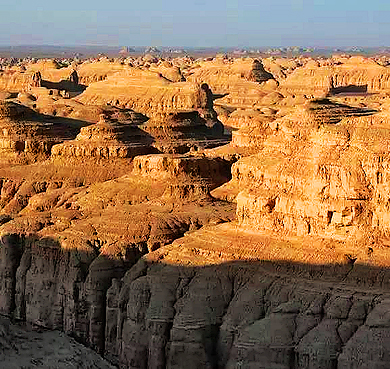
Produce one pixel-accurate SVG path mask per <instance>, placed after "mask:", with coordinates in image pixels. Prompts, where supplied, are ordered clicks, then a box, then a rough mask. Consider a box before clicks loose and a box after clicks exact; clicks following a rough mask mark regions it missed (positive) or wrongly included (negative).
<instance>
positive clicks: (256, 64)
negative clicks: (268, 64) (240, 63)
mask: <svg viewBox="0 0 390 369" xmlns="http://www.w3.org/2000/svg"><path fill="white" fill-rule="evenodd" d="M249 79H250V80H252V81H255V82H259V83H263V82H266V81H268V80H269V79H274V76H273V75H272V74H271V73H269V72H267V71H266V70H265V69H264V65H263V63H262V62H261V61H260V60H257V59H256V60H254V61H253V65H252V71H251V72H250V76H249Z"/></svg>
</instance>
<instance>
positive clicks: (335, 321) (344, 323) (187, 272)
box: [106, 247, 390, 369]
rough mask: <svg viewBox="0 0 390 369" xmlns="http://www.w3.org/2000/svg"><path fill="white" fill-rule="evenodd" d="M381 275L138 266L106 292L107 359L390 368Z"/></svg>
mask: <svg viewBox="0 0 390 369" xmlns="http://www.w3.org/2000/svg"><path fill="white" fill-rule="evenodd" d="M170 252H171V250H169V247H168V248H167V249H166V250H165V253H166V254H169V253H170ZM163 259H164V258H163ZM387 274H388V273H387V271H386V270H385V269H379V268H371V267H368V266H363V265H350V264H348V263H345V264H330V265H316V266H313V265H310V264H299V263H293V262H292V263H284V262H278V261H276V260H275V261H273V262H261V261H258V262H231V263H226V264H219V265H210V266H206V267H186V266H184V265H173V264H165V263H164V261H159V262H152V263H149V262H145V261H144V260H142V261H140V262H138V264H137V265H136V266H134V267H133V268H132V269H130V270H129V272H127V273H126V275H125V277H124V278H123V280H122V281H114V283H113V285H112V287H111V288H110V289H109V291H108V299H107V315H106V316H107V323H106V355H107V357H111V358H119V362H120V364H121V367H123V368H182V367H183V365H184V363H186V364H185V365H186V366H188V367H190V368H200V367H201V368H237V367H239V366H243V367H249V368H251V367H256V368H271V367H278V368H285V369H290V368H329V369H331V368H336V367H337V368H361V367H363V366H362V363H364V365H367V364H369V365H372V366H373V367H386V366H388V365H389V359H388V357H387V355H386V354H385V352H387V349H386V347H387V345H388V344H389V342H388V337H389V333H390V325H389V322H388V319H387V317H386V316H385V315H383V313H384V312H385V311H387V309H388V308H389V300H388V298H389V294H388V291H389V290H388V282H387V281H386V280H387V279H386V277H385V276H386V275H387ZM118 296H119V297H118Z"/></svg>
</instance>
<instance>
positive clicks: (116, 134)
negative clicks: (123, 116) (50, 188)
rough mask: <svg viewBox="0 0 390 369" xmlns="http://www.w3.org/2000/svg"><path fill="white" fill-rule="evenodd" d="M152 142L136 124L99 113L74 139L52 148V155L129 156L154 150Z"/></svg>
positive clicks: (75, 156) (97, 157)
mask: <svg viewBox="0 0 390 369" xmlns="http://www.w3.org/2000/svg"><path fill="white" fill-rule="evenodd" d="M152 141H153V139H152V138H151V137H150V136H149V135H148V134H147V133H146V132H145V131H142V130H141V129H140V128H138V126H137V125H136V124H132V122H118V121H117V120H114V119H109V118H106V117H105V115H104V114H102V115H101V116H100V120H99V121H98V122H97V123H96V124H93V125H91V126H87V127H83V128H81V131H80V133H79V134H78V135H77V137H76V139H75V140H74V141H68V142H66V143H63V144H61V145H56V146H55V147H53V149H52V153H51V157H52V159H58V158H61V159H65V160H66V159H67V158H70V157H73V158H77V157H79V158H80V157H90V158H96V159H101V158H102V159H113V158H128V157H134V156H136V155H142V154H148V153H150V152H153V151H154V150H153V148H152V147H151V143H152Z"/></svg>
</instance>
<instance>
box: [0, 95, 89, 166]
mask: <svg viewBox="0 0 390 369" xmlns="http://www.w3.org/2000/svg"><path fill="white" fill-rule="evenodd" d="M80 126H82V123H81V124H80V122H78V121H72V120H67V119H61V118H54V117H50V118H49V117H47V116H43V115H40V114H36V113H35V112H34V111H32V110H31V109H29V108H27V107H24V106H22V105H19V104H16V103H13V102H10V101H0V127H1V136H2V137H1V148H0V150H1V151H2V156H3V158H5V157H6V156H8V157H9V158H10V159H12V157H15V159H16V158H17V156H20V158H21V159H23V158H24V159H26V160H29V159H31V160H33V158H34V156H36V155H44V156H45V155H46V156H48V155H50V150H51V148H52V146H53V145H55V144H56V143H59V142H62V141H64V140H69V139H71V138H74V137H75V135H76V133H77V131H78V129H79V128H80ZM22 157H23V158H22Z"/></svg>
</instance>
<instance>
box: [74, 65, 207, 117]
mask: <svg viewBox="0 0 390 369" xmlns="http://www.w3.org/2000/svg"><path fill="white" fill-rule="evenodd" d="M204 95H205V92H204V91H203V90H202V89H201V87H200V86H199V85H197V84H194V83H187V82H170V81H169V80H167V79H166V78H164V77H163V76H159V75H158V74H157V73H153V72H149V71H142V70H140V69H136V68H132V69H130V70H129V71H126V72H123V73H117V74H115V75H112V76H109V77H108V78H107V79H106V80H104V81H101V82H96V83H93V84H91V85H89V87H88V88H87V89H86V90H85V91H84V92H83V93H82V94H81V95H80V96H78V97H77V101H80V102H81V103H83V104H90V105H104V104H110V105H114V106H119V107H125V108H130V109H133V110H134V111H136V112H139V113H142V114H145V115H146V116H148V117H149V118H152V117H158V116H160V115H161V114H166V113H170V112H175V111H183V110H184V111H186V110H195V109H198V108H203V107H205V106H206V103H207V99H206V98H205V97H204Z"/></svg>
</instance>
